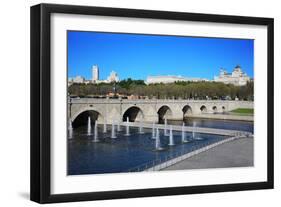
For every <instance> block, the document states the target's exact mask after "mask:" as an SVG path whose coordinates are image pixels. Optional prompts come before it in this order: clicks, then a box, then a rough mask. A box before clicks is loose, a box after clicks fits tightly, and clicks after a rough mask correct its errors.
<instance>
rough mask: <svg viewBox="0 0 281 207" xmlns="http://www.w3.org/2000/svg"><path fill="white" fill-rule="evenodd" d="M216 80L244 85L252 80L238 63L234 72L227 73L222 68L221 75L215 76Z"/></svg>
mask: <svg viewBox="0 0 281 207" xmlns="http://www.w3.org/2000/svg"><path fill="white" fill-rule="evenodd" d="M214 81H215V82H222V83H225V84H233V85H236V86H244V85H246V84H247V82H248V81H250V77H249V76H248V75H247V74H246V73H244V72H243V71H242V69H241V67H240V66H239V65H237V66H236V67H235V68H234V69H233V71H232V73H227V71H226V70H224V69H221V70H220V74H219V76H215V77H214Z"/></svg>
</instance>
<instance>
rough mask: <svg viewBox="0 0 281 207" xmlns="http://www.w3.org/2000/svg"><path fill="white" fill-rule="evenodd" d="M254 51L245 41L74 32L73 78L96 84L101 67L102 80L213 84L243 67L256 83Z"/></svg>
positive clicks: (71, 36) (71, 47) (70, 45)
mask: <svg viewBox="0 0 281 207" xmlns="http://www.w3.org/2000/svg"><path fill="white" fill-rule="evenodd" d="M253 47H254V41H253V40H242V39H222V38H203V37H200V38H199V37H196V38H195V37H178V36H159V35H140V34H117V33H101V32H98V33H97V32H76V31H69V32H68V77H75V76H83V77H85V79H88V80H90V79H91V77H92V74H91V68H92V66H93V65H98V66H99V69H100V71H99V72H100V74H99V76H100V79H106V78H107V76H108V74H110V72H111V71H116V72H117V73H118V75H119V77H120V79H121V80H122V79H127V78H132V79H142V80H146V78H147V77H148V76H156V75H175V76H183V77H196V78H205V79H209V80H213V78H214V76H216V75H217V74H218V73H219V70H220V68H224V69H226V70H227V71H228V72H231V71H232V70H233V68H234V67H235V66H236V65H237V64H239V65H241V67H242V69H243V71H245V72H246V73H247V74H248V75H249V76H250V77H251V78H252V77H253V59H254V58H253V56H254V54H253ZM226 51H227V52H226ZM109 60H110V61H109ZM199 68H200V69H199Z"/></svg>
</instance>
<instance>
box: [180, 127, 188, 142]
mask: <svg viewBox="0 0 281 207" xmlns="http://www.w3.org/2000/svg"><path fill="white" fill-rule="evenodd" d="M184 127H185V125H184V123H182V128H181V141H182V143H186V142H188V141H187V139H186V136H185V131H184Z"/></svg>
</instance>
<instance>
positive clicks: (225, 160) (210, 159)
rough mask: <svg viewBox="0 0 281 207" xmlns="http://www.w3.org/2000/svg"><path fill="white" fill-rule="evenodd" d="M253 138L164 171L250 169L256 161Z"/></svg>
mask: <svg viewBox="0 0 281 207" xmlns="http://www.w3.org/2000/svg"><path fill="white" fill-rule="evenodd" d="M253 148H254V143H253V138H241V139H237V140H234V141H231V142H227V143H224V144H222V145H219V146H217V147H214V148H212V149H210V150H208V151H205V152H202V153H200V154H198V155H195V156H193V157H190V158H188V159H186V160H183V161H181V162H179V163H177V164H174V165H172V166H170V167H167V168H165V169H162V170H184V169H204V168H226V167H249V166H253V164H254V161H253V158H254V156H253V155H254V154H253V153H254V152H253Z"/></svg>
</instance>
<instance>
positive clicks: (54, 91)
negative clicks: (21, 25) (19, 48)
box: [31, 4, 273, 203]
mask: <svg viewBox="0 0 281 207" xmlns="http://www.w3.org/2000/svg"><path fill="white" fill-rule="evenodd" d="M269 188H273V19H271V18H260V17H242V16H226V15H213V14H212V15H211V14H194V13H180V12H167V11H152V10H151V11H150V10H134V9H119V8H102V7H86V6H70V5H54V4H40V5H36V6H33V7H31V200H33V201H36V202H39V203H52V202H68V201H84V200H100V199H117V198H132V197H144V196H162V195H178V194H193V193H209V192H222V191H237V190H253V189H269Z"/></svg>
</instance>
